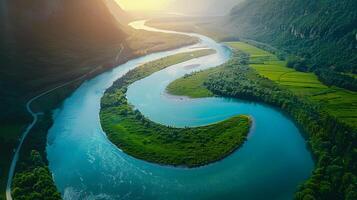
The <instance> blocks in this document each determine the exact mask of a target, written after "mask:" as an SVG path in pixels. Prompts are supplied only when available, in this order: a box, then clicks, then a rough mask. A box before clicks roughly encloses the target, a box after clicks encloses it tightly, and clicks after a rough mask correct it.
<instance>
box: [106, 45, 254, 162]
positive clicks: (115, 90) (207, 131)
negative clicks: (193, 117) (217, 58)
mask: <svg viewBox="0 0 357 200" xmlns="http://www.w3.org/2000/svg"><path fill="white" fill-rule="evenodd" d="M211 53H213V51H212V50H200V51H195V52H190V53H181V54H177V55H174V56H169V57H167V58H163V59H160V60H157V61H153V62H150V63H147V64H144V65H142V66H140V67H138V68H136V69H134V70H132V71H130V72H129V73H127V74H126V75H125V76H123V77H122V78H120V79H118V80H117V81H116V82H115V83H114V85H113V86H112V87H111V88H110V89H108V91H107V92H106V93H105V95H104V96H103V98H102V101H101V112H100V118H101V123H102V126H103V129H104V131H105V132H106V133H107V135H108V137H109V139H110V140H111V141H112V142H113V143H114V144H116V145H117V146H118V147H120V148H121V149H122V150H123V151H125V152H126V153H128V154H130V155H132V156H134V157H137V158H140V159H144V160H147V161H151V162H156V163H161V164H169V165H175V166H187V167H196V166H201V165H204V164H208V163H211V162H214V161H217V160H220V159H222V158H223V157H225V156H227V155H228V154H230V153H231V152H233V151H234V150H235V149H237V148H238V147H239V146H240V145H242V144H243V142H244V141H245V140H246V136H247V134H248V132H249V127H250V119H249V117H247V116H238V117H233V118H231V119H229V120H225V121H223V122H220V123H217V124H212V125H208V126H204V127H197V128H183V129H179V128H172V127H167V126H163V125H160V124H156V123H154V122H151V121H150V120H148V119H146V118H145V117H144V116H143V115H142V114H141V113H140V112H139V111H137V110H134V109H133V107H132V106H131V105H129V104H128V102H127V100H126V97H125V93H126V88H127V86H128V85H130V84H131V83H133V82H135V81H137V80H139V79H142V78H144V77H146V76H149V75H150V74H152V73H154V72H156V71H159V70H161V69H163V68H165V67H168V66H171V65H173V64H177V63H180V62H183V61H185V60H189V59H192V58H195V57H200V56H204V55H207V54H211Z"/></svg>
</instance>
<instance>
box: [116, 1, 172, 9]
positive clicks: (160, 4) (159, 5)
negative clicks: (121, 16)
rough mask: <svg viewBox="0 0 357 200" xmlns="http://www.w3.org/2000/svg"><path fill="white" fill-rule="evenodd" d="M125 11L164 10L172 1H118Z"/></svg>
mask: <svg viewBox="0 0 357 200" xmlns="http://www.w3.org/2000/svg"><path fill="white" fill-rule="evenodd" d="M116 1H117V2H118V3H119V4H120V6H121V7H122V8H123V9H125V10H163V9H165V8H166V6H167V5H168V4H169V2H170V1H172V0H116Z"/></svg>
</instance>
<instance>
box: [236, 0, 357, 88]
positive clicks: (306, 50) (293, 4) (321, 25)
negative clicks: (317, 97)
mask: <svg viewBox="0 0 357 200" xmlns="http://www.w3.org/2000/svg"><path fill="white" fill-rule="evenodd" d="M356 10H357V1H355V0H339V1H337V0H312V1H311V0H249V1H245V2H244V3H242V4H239V5H237V6H236V7H234V8H233V9H232V11H231V13H230V15H229V28H232V26H234V27H235V29H236V30H235V31H236V33H238V35H239V36H240V37H242V38H247V39H253V40H256V41H260V42H264V43H268V44H271V45H273V46H275V47H278V48H280V49H283V50H284V51H286V52H288V53H291V54H295V55H296V56H298V57H300V59H302V60H303V63H304V64H305V62H306V65H307V66H308V68H307V70H311V71H317V72H318V73H317V74H318V75H319V77H320V79H322V81H324V82H325V83H328V84H329V83H330V84H337V85H339V86H341V87H346V88H348V89H353V90H356V89H357V88H356V87H355V86H356V85H354V86H351V84H352V83H351V81H352V82H353V81H354V83H356V81H355V80H353V79H350V77H348V75H346V74H350V73H352V74H353V73H354V74H356V73H357V12H356ZM331 72H333V73H331ZM339 72H344V74H342V73H339ZM352 76H353V75H352ZM340 79H341V80H340ZM342 79H348V81H345V82H343V81H342ZM339 81H341V83H340V82H339ZM348 82H349V83H350V85H349V86H346V85H344V84H348Z"/></svg>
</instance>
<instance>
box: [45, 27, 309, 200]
mask: <svg viewBox="0 0 357 200" xmlns="http://www.w3.org/2000/svg"><path fill="white" fill-rule="evenodd" d="M144 24H145V21H137V22H133V23H131V26H132V27H134V28H137V29H145V30H148V31H160V32H167V33H177V32H173V31H164V30H158V29H154V28H150V27H147V26H145V25H144ZM181 34H186V35H190V36H196V37H199V38H200V39H201V42H200V43H199V44H197V45H193V46H189V47H184V48H180V49H176V50H173V51H166V52H160V53H154V54H151V55H147V56H144V57H140V58H137V59H133V60H131V61H129V62H127V63H125V64H123V65H120V66H118V67H116V68H115V69H113V70H111V71H109V72H106V73H103V74H101V75H98V76H97V77H95V78H93V79H91V80H88V81H86V82H85V83H83V84H82V85H81V87H79V88H78V89H77V90H76V91H75V92H74V93H73V94H72V95H71V96H70V97H69V98H68V99H66V100H65V102H64V104H63V105H62V106H61V107H60V108H58V109H57V110H56V111H55V112H54V125H53V127H52V128H51V129H50V131H49V136H48V146H47V155H48V160H49V166H50V170H51V172H52V173H53V176H54V179H55V183H56V185H57V187H58V188H59V190H60V191H61V192H62V195H63V197H64V199H66V200H67V199H68V200H72V199H144V200H151V199H155V200H156V199H158V200H161V199H162V200H176V199H177V200H195V199H292V197H293V193H294V191H295V190H296V188H297V186H298V184H299V183H301V182H303V181H304V180H306V179H307V178H308V177H309V176H310V175H311V171H312V169H313V167H314V164H313V160H312V157H311V155H310V153H309V151H308V149H307V147H306V143H305V141H304V139H303V137H302V135H301V133H300V131H299V129H298V128H297V127H296V125H295V124H294V123H293V122H292V120H291V119H289V117H287V116H286V115H284V114H283V113H282V112H280V111H279V110H276V109H274V108H272V107H270V106H267V105H263V104H260V103H252V102H247V101H241V100H236V99H229V98H219V97H213V98H202V99H188V98H184V97H173V96H170V95H168V94H166V93H165V88H166V86H167V85H168V84H169V83H170V82H172V81H173V80H175V79H177V78H179V77H182V76H183V75H185V74H187V73H190V72H193V71H197V70H202V69H207V68H210V67H215V66H217V65H220V64H222V63H224V62H226V61H227V60H228V59H229V58H230V54H231V52H230V50H229V49H228V48H227V47H225V46H224V45H221V44H218V43H216V42H215V41H213V40H212V39H210V38H207V37H205V36H202V35H198V34H189V33H181ZM199 48H212V49H215V50H216V51H217V53H216V54H213V55H209V56H205V57H202V58H198V59H194V60H190V61H187V62H184V63H180V64H177V65H174V66H170V67H168V68H166V69H164V70H162V71H159V72H157V73H155V74H153V75H151V76H149V77H147V78H145V79H142V80H140V81H137V82H135V83H134V84H132V85H131V86H130V87H129V88H128V92H127V98H128V100H129V102H130V103H131V104H133V105H134V106H135V107H136V108H137V109H139V110H140V111H141V112H142V113H143V114H144V115H145V116H147V117H148V118H150V119H151V120H153V121H155V122H158V123H162V124H165V125H171V126H176V127H184V126H201V125H206V124H209V123H213V122H217V121H220V120H224V119H227V118H229V117H231V116H233V115H237V114H248V115H250V116H252V117H253V119H254V125H253V127H252V130H251V133H250V135H249V137H248V141H247V142H246V143H245V144H244V145H243V147H242V148H240V149H239V150H237V151H236V152H234V153H233V154H232V155H230V156H228V157H227V158H225V159H223V160H222V161H219V162H216V163H212V164H210V165H207V166H204V167H200V168H195V169H187V168H175V167H170V166H161V165H156V164H152V163H147V162H145V161H142V160H137V159H135V158H133V157H131V156H128V155H126V154H125V153H123V152H122V151H121V150H120V149H118V148H117V147H116V146H114V145H113V144H112V143H111V142H110V141H109V140H108V139H107V137H106V135H105V133H104V132H103V130H102V128H101V125H100V120H99V111H100V99H101V97H102V96H103V93H104V92H105V90H106V89H107V88H108V87H110V86H111V85H112V83H113V82H114V81H115V80H116V79H118V78H119V77H121V76H123V75H124V74H125V73H126V72H128V71H129V70H130V69H133V68H135V67H137V66H138V65H140V64H143V63H146V62H149V61H152V60H156V59H158V58H162V57H166V56H168V55H173V54H177V53H180V52H187V51H193V50H196V49H199Z"/></svg>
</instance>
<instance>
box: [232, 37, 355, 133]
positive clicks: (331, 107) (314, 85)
mask: <svg viewBox="0 0 357 200" xmlns="http://www.w3.org/2000/svg"><path fill="white" fill-rule="evenodd" d="M227 44H228V45H229V46H231V47H232V48H234V49H239V50H241V51H243V52H246V53H248V54H249V55H250V66H251V67H252V68H254V69H255V70H257V72H258V73H259V74H260V75H262V76H264V77H266V78H269V79H270V80H272V81H274V82H276V83H278V85H280V86H282V87H284V88H287V89H289V90H291V91H292V92H293V93H294V94H296V95H298V96H300V97H304V98H306V99H308V100H310V101H313V102H316V103H318V105H320V106H321V107H322V108H323V109H325V110H326V111H327V112H328V113H330V114H331V115H333V116H335V117H337V118H338V119H340V120H341V121H343V122H345V123H346V124H348V125H350V126H352V127H354V128H357V93H356V92H352V91H349V90H345V89H341V88H337V87H328V86H326V85H324V84H323V83H321V82H320V81H319V80H318V78H317V76H316V75H315V74H313V73H305V72H298V71H296V70H294V69H292V68H288V67H286V61H280V60H279V59H278V58H277V57H276V56H275V55H273V54H271V53H269V52H267V51H264V50H262V49H259V48H257V47H254V46H252V45H249V44H247V43H243V42H230V43H227Z"/></svg>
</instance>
